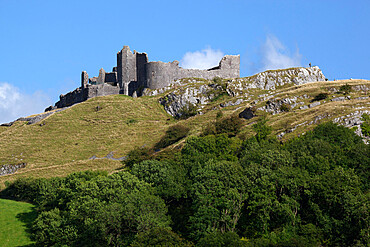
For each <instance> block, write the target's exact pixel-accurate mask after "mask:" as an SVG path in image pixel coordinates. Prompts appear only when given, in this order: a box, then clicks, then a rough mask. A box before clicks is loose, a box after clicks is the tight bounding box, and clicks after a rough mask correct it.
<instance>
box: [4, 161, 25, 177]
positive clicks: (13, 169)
mask: <svg viewBox="0 0 370 247" xmlns="http://www.w3.org/2000/svg"><path fill="white" fill-rule="evenodd" d="M24 167H26V163H21V164H17V165H2V166H0V176H4V175H9V174H13V173H15V172H16V171H17V170H18V169H21V168H24Z"/></svg>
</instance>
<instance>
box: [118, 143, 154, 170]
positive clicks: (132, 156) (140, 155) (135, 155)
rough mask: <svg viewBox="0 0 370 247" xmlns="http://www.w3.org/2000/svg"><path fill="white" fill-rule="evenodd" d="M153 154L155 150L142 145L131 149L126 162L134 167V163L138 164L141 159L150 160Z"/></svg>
mask: <svg viewBox="0 0 370 247" xmlns="http://www.w3.org/2000/svg"><path fill="white" fill-rule="evenodd" d="M152 154H153V151H152V150H151V149H150V148H147V147H140V148H135V149H133V150H131V151H130V152H129V153H128V155H127V159H126V160H125V161H124V164H125V165H126V166H128V167H132V166H133V165H134V164H138V163H140V162H141V161H144V160H149V159H150V158H151V156H152Z"/></svg>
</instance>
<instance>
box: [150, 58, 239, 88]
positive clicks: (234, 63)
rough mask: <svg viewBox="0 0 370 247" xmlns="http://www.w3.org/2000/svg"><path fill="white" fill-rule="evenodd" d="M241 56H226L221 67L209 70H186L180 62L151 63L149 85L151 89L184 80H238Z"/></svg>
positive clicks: (221, 62)
mask: <svg viewBox="0 0 370 247" xmlns="http://www.w3.org/2000/svg"><path fill="white" fill-rule="evenodd" d="M239 65H240V56H230V55H227V56H224V57H223V58H222V59H221V61H220V64H219V66H217V67H215V68H211V69H208V70H200V69H184V68H181V67H179V62H178V61H174V62H172V63H163V62H149V63H148V64H147V66H146V73H147V84H146V87H147V88H150V89H157V88H163V87H167V86H168V85H169V84H170V83H171V82H173V81H175V80H178V79H182V78H192V77H193V78H203V79H213V78H215V77H221V78H237V77H239V74H240V66H239Z"/></svg>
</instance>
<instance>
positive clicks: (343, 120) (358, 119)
mask: <svg viewBox="0 0 370 247" xmlns="http://www.w3.org/2000/svg"><path fill="white" fill-rule="evenodd" d="M364 113H366V114H370V111H368V110H360V111H355V112H352V113H351V114H348V115H345V116H341V117H338V118H335V119H333V123H337V124H339V125H343V126H344V127H347V128H353V127H357V128H356V130H355V133H356V134H357V135H358V136H360V137H362V140H363V141H364V142H365V144H369V142H370V137H367V136H365V135H363V134H362V131H361V124H362V123H363V122H364V121H363V120H362V115H363V114H364Z"/></svg>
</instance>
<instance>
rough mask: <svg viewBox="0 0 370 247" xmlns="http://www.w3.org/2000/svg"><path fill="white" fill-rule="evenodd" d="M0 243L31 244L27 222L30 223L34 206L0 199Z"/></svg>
mask: <svg viewBox="0 0 370 247" xmlns="http://www.w3.org/2000/svg"><path fill="white" fill-rule="evenodd" d="M0 209H1V210H0V222H1V224H0V243H1V244H0V245H1V246H2V247H11V246H31V245H32V243H33V242H32V241H31V240H30V239H29V235H28V233H27V228H28V226H27V224H29V223H31V222H32V221H33V220H34V219H35V217H36V212H35V210H34V206H33V205H32V204H29V203H25V202H16V201H11V200H4V199H0Z"/></svg>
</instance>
